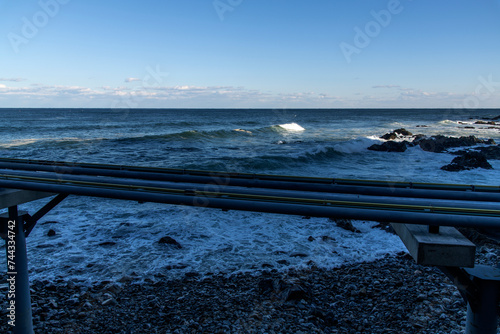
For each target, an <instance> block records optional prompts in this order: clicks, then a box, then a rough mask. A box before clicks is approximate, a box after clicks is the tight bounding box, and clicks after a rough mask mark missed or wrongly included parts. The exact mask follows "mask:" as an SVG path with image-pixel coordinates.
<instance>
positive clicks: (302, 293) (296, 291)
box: [283, 284, 311, 301]
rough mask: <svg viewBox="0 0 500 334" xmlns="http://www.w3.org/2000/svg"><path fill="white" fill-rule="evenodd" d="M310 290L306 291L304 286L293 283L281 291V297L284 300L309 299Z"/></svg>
mask: <svg viewBox="0 0 500 334" xmlns="http://www.w3.org/2000/svg"><path fill="white" fill-rule="evenodd" d="M310 298H311V297H310V292H309V291H308V289H307V287H306V286H303V285H298V284H294V285H292V286H289V287H287V288H286V289H285V290H284V291H283V299H284V300H285V301H300V300H306V301H307V300H309V299H310Z"/></svg>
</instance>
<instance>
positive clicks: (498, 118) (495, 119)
mask: <svg viewBox="0 0 500 334" xmlns="http://www.w3.org/2000/svg"><path fill="white" fill-rule="evenodd" d="M492 120H494V121H498V120H500V115H498V116H496V117H493V118H492Z"/></svg>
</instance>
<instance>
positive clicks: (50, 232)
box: [47, 229, 56, 237]
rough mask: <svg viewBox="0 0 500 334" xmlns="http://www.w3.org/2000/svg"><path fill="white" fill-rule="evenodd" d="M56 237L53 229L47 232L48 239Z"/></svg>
mask: <svg viewBox="0 0 500 334" xmlns="http://www.w3.org/2000/svg"><path fill="white" fill-rule="evenodd" d="M54 235H56V231H54V230H53V229H50V230H49V232H47V236H48V237H53V236H54Z"/></svg>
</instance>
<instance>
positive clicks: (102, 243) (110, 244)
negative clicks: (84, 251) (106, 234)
mask: <svg viewBox="0 0 500 334" xmlns="http://www.w3.org/2000/svg"><path fill="white" fill-rule="evenodd" d="M114 245H116V242H113V241H105V242H101V243H100V244H99V246H114Z"/></svg>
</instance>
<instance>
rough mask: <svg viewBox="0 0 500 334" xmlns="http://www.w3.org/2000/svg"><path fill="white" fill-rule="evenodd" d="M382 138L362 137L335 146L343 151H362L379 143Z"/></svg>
mask: <svg viewBox="0 0 500 334" xmlns="http://www.w3.org/2000/svg"><path fill="white" fill-rule="evenodd" d="M380 142H381V139H380V138H378V137H376V136H368V137H360V138H356V139H353V140H348V141H346V142H342V143H338V144H335V145H334V146H333V148H334V149H335V150H336V151H337V152H341V153H361V152H366V149H367V148H368V147H370V146H371V145H373V144H378V143H380Z"/></svg>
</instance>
